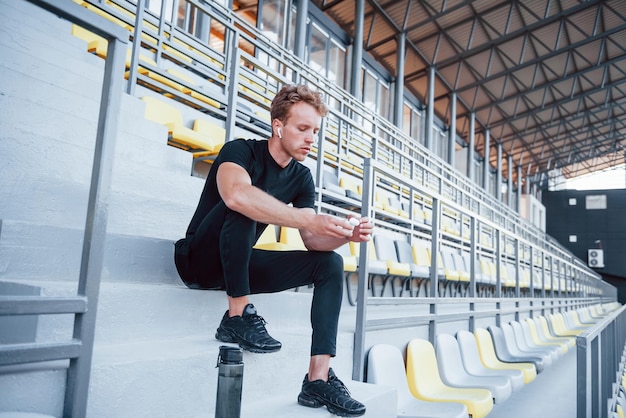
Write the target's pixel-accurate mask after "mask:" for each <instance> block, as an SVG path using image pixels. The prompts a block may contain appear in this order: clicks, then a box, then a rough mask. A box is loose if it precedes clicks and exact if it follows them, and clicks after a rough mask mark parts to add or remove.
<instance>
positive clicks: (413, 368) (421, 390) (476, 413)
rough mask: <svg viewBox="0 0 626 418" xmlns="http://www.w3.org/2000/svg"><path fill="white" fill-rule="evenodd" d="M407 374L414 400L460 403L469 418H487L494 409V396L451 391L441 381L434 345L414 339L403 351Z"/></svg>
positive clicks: (479, 390)
mask: <svg viewBox="0 0 626 418" xmlns="http://www.w3.org/2000/svg"><path fill="white" fill-rule="evenodd" d="M406 374H407V381H408V383H409V389H410V390H411V393H412V394H413V396H415V397H416V398H420V399H423V400H428V401H434V402H459V403H462V404H464V405H465V406H466V407H467V410H468V411H469V413H470V415H471V416H472V418H482V417H485V416H487V414H489V412H491V410H492V409H493V396H492V394H491V392H490V391H489V390H487V389H482V388H471V389H470V388H453V387H450V386H448V385H446V384H445V383H443V382H442V381H441V377H440V375H439V368H438V366H437V358H436V356H435V349H434V348H433V345H432V344H431V343H430V342H429V341H426V340H420V339H413V340H411V341H410V342H409V345H408V346H407V351H406Z"/></svg>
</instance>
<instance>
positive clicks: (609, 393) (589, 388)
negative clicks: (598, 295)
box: [576, 306, 626, 418]
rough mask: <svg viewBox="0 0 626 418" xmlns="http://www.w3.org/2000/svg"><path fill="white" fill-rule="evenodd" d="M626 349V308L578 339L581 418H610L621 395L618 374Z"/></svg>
mask: <svg viewBox="0 0 626 418" xmlns="http://www.w3.org/2000/svg"><path fill="white" fill-rule="evenodd" d="M625 348H626V306H622V307H620V308H619V309H616V310H614V311H613V312H611V313H609V314H608V315H607V316H606V317H605V318H603V319H602V320H600V321H599V322H598V323H596V324H595V325H593V326H592V327H590V328H589V329H588V330H587V331H585V332H584V333H582V334H580V335H579V336H577V337H576V350H577V351H576V352H577V354H576V364H577V367H576V372H577V377H576V392H577V397H576V399H577V405H576V411H577V415H576V416H577V417H578V418H591V417H594V418H595V417H608V416H610V415H609V409H610V408H609V406H610V404H611V401H612V400H613V401H614V400H615V398H616V396H617V393H618V391H619V380H618V379H621V375H619V374H618V372H619V370H620V368H623V364H621V356H622V354H623V353H624V349H625Z"/></svg>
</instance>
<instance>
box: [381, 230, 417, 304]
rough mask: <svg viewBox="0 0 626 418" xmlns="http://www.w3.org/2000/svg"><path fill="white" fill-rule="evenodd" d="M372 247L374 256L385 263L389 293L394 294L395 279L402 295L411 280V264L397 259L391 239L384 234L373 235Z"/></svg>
mask: <svg viewBox="0 0 626 418" xmlns="http://www.w3.org/2000/svg"><path fill="white" fill-rule="evenodd" d="M374 248H375V249H376V258H377V259H378V260H381V261H384V262H385V263H386V264H387V272H388V275H389V279H390V280H391V294H392V296H396V286H395V283H396V281H399V282H400V293H399V295H398V296H402V294H403V293H404V289H405V288H407V287H408V286H407V285H409V284H410V280H411V266H410V265H409V264H408V263H401V262H400V261H398V254H397V253H396V247H395V245H394V243H393V240H392V239H391V238H389V237H387V236H384V235H374Z"/></svg>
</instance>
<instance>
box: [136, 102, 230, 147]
mask: <svg viewBox="0 0 626 418" xmlns="http://www.w3.org/2000/svg"><path fill="white" fill-rule="evenodd" d="M142 100H143V101H144V102H145V104H146V110H145V117H146V119H148V120H151V121H153V122H157V123H160V124H163V125H165V126H167V128H168V133H169V143H170V145H173V146H176V147H178V148H182V149H185V150H188V151H192V152H202V153H203V154H204V155H207V154H217V153H218V152H219V150H220V149H221V147H222V146H223V145H224V141H225V139H226V138H225V136H226V131H225V130H224V128H221V127H219V126H217V125H215V124H214V123H212V122H211V121H208V120H205V119H196V120H195V122H194V129H189V128H187V127H185V126H184V124H183V117H182V113H181V112H180V110H178V109H177V108H176V107H174V106H172V105H170V104H168V103H165V102H164V101H163V100H160V99H156V98H154V97H151V96H144V97H142Z"/></svg>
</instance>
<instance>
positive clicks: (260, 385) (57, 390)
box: [0, 0, 395, 417]
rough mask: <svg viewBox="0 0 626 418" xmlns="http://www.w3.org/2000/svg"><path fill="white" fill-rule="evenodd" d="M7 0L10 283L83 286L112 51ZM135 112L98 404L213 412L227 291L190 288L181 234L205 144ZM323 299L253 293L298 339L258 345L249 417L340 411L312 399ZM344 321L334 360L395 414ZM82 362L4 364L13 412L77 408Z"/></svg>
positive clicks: (149, 412) (103, 316)
mask: <svg viewBox="0 0 626 418" xmlns="http://www.w3.org/2000/svg"><path fill="white" fill-rule="evenodd" d="M0 9H1V10H2V15H3V21H4V22H6V24H5V25H3V26H2V28H0V34H1V35H2V40H0V54H1V55H2V56H3V59H2V61H1V62H0V93H1V94H0V104H1V106H2V109H3V112H2V114H1V115H0V127H1V128H2V140H0V155H2V157H1V159H2V165H1V168H0V171H1V172H2V183H3V185H4V186H6V187H2V188H1V191H0V225H1V227H0V282H2V283H14V282H15V283H19V284H23V285H26V286H27V287H30V288H32V289H34V290H35V291H36V292H39V293H41V294H42V295H72V294H75V291H76V279H77V277H78V272H79V268H80V251H81V248H82V238H83V228H84V224H85V216H86V203H87V194H88V188H89V176H90V168H91V161H92V158H93V146H94V138H95V132H96V120H97V111H98V106H99V96H100V89H101V81H100V79H101V77H102V74H103V66H104V61H103V60H102V59H100V58H98V57H96V56H94V55H91V54H88V53H87V52H86V49H85V43H84V41H81V40H79V39H78V38H75V37H73V36H72V35H71V24H70V23H69V22H66V21H63V20H61V19H56V18H54V17H52V16H51V15H48V14H47V13H46V12H44V11H42V10H40V9H39V8H37V7H34V6H32V5H30V4H28V3H26V2H23V1H17V2H14V1H10V0H1V1H0ZM5 110H6V111H5ZM120 115H121V119H120V121H119V135H118V136H117V140H116V148H115V161H114V166H113V176H112V183H111V195H110V200H109V205H108V229H107V231H108V235H107V240H106V248H105V254H104V260H103V271H102V279H103V282H102V285H101V290H100V298H99V303H98V316H97V325H96V335H95V346H94V356H93V367H92V373H91V384H90V392H89V403H88V416H90V417H104V416H108V417H112V416H115V417H137V416H151V417H158V416H163V417H171V416H185V417H199V416H210V415H212V411H213V410H214V407H215V392H216V383H217V369H216V368H215V365H216V362H217V353H218V347H219V345H220V343H219V342H218V341H216V340H215V338H214V333H215V329H216V328H217V325H218V323H219V320H220V319H221V317H222V315H223V313H224V310H225V309H226V296H225V294H224V293H223V292H203V291H193V290H189V289H187V288H185V287H184V286H183V285H182V283H181V282H180V280H179V279H178V278H177V274H176V272H175V268H174V264H173V249H174V246H173V242H174V241H175V240H176V239H178V238H180V237H181V236H182V235H183V234H184V232H185V229H186V226H187V223H188V221H189V219H190V218H191V215H192V214H193V211H194V210H195V205H196V203H197V200H198V198H199V195H200V191H201V188H202V186H203V180H202V179H200V178H197V177H192V176H191V175H190V173H191V158H192V157H191V154H190V153H188V152H186V151H183V150H180V149H177V148H174V147H171V146H168V145H167V140H168V136H167V129H166V127H164V126H163V125H160V124H157V123H154V122H151V121H147V120H146V119H145V118H144V104H143V102H142V101H141V100H140V99H138V98H137V97H132V96H127V95H123V97H122V103H121V113H120ZM310 300H311V292H310V291H301V292H293V291H287V292H282V293H280V294H276V295H259V296H258V297H256V296H255V297H252V302H253V303H255V304H256V306H257V308H258V309H259V313H260V314H261V315H263V316H264V317H265V319H266V320H267V321H268V328H269V330H270V332H271V333H272V335H274V336H275V337H276V338H278V339H279V340H281V341H282V342H283V349H282V350H281V351H280V352H279V353H275V354H271V355H252V354H249V353H246V354H245V355H244V364H245V377H244V394H243V398H244V406H243V411H242V416H243V417H293V416H296V415H297V416H303V417H305V416H319V415H328V413H327V411H326V410H325V409H323V410H315V409H309V408H303V407H299V406H297V404H296V398H297V394H298V392H299V390H300V385H301V382H302V379H303V377H304V374H305V373H306V372H307V368H308V356H309V354H308V353H309V345H310V323H309V309H308V307H307V306H309V305H310ZM341 321H342V322H341V328H340V329H341V331H340V335H339V339H338V356H337V358H336V359H334V360H333V362H332V367H333V368H334V369H335V370H336V372H337V374H338V376H340V378H342V379H343V380H344V382H346V384H347V385H348V387H349V388H350V390H351V391H352V393H353V394H354V396H355V397H356V398H358V399H360V400H362V401H363V402H364V403H366V405H367V407H368V415H367V416H371V417H384V416H393V412H392V411H393V408H391V407H389V406H388V405H392V404H393V402H389V401H388V400H389V399H394V398H393V397H394V396H395V392H393V391H392V390H390V389H388V388H387V389H385V388H382V389H381V388H377V387H373V386H372V385H368V384H365V383H360V382H353V381H351V378H350V377H351V369H352V361H351V358H352V344H353V327H354V309H353V308H350V307H347V308H346V312H345V313H344V316H342V320H341ZM3 324H4V323H3ZM10 324H11V323H9V325H8V326H10ZM71 335H72V320H71V317H70V316H69V315H49V316H40V317H39V318H38V321H36V328H35V339H36V341H46V342H50V341H62V340H65V339H68V338H71ZM67 364H68V363H67V361H56V362H50V363H46V364H39V365H37V364H36V365H28V366H11V367H10V368H9V367H7V368H3V369H2V370H0V393H1V394H2V395H1V396H0V411H22V412H32V413H35V412H38V413H45V414H49V415H52V416H61V414H62V405H63V392H64V388H65V383H64V382H65V373H66V369H67ZM268 388H272V390H271V392H268Z"/></svg>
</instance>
